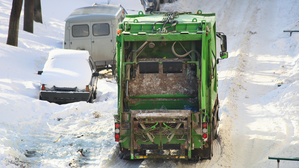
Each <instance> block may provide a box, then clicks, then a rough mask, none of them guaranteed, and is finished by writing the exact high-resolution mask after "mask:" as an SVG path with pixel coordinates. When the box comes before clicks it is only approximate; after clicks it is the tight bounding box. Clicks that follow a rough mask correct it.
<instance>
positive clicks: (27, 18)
mask: <svg viewBox="0 0 299 168" xmlns="http://www.w3.org/2000/svg"><path fill="white" fill-rule="evenodd" d="M33 16H34V0H25V6H24V28H23V30H25V31H27V32H30V33H33Z"/></svg>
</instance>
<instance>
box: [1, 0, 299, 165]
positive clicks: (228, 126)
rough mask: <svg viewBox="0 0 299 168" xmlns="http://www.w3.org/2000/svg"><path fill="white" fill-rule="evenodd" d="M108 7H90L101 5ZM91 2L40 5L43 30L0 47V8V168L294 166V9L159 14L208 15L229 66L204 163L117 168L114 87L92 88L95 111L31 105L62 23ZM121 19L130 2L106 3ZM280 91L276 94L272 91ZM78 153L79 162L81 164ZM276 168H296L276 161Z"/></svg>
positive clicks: (297, 75)
mask: <svg viewBox="0 0 299 168" xmlns="http://www.w3.org/2000/svg"><path fill="white" fill-rule="evenodd" d="M104 2H107V1H97V3H104ZM93 3H94V1H91V0H86V1H81V0H72V1H71V0H64V1H58V0H52V1H42V8H43V9H42V13H43V21H44V23H43V24H39V23H35V25H34V34H31V33H27V32H24V31H23V30H22V28H23V13H22V16H21V19H20V31H19V47H12V46H8V45H6V44H5V43H6V38H7V32H8V24H9V15H10V10H11V4H12V1H11V0H2V1H0V70H1V71H0V114H1V118H0V135H1V136H0V167H47V168H48V167H215V168H220V167H236V168H240V167H244V168H245V167H246V168H247V167H263V168H264V167H269V168H270V167H276V164H277V163H276V161H275V160H269V159H268V156H272V157H291V158H295V157H299V154H298V151H299V129H298V127H299V110H298V109H299V54H298V53H299V46H298V41H299V33H293V34H292V36H290V34H289V33H284V32H283V30H298V27H299V20H298V17H297V16H298V15H299V10H298V7H299V1H297V0H284V1H282V0H272V1H265V0H264V1H261V0H260V1H254V2H253V1H250V0H243V1H234V0H226V1H210V0H199V1H192V0H178V1H176V2H174V3H172V4H165V5H163V6H162V7H161V8H162V10H170V11H175V10H176V11H192V12H195V11H197V10H198V9H201V10H202V11H203V12H204V13H210V12H215V13H216V14H217V31H221V32H224V33H225V34H226V35H227V38H228V52H229V58H228V59H225V60H221V61H220V63H219V65H218V69H219V71H218V74H219V99H220V103H221V104H220V105H221V109H220V114H221V122H220V127H219V139H217V140H215V141H214V157H213V158H212V159H211V160H204V161H199V162H198V163H192V162H187V161H173V160H144V161H135V162H129V161H123V160H120V159H119V158H118V157H117V143H116V142H114V133H113V131H114V128H113V124H114V121H113V114H116V111H117V86H116V83H115V81H114V80H109V79H100V80H99V82H98V97H97V99H96V101H95V103H86V102H77V103H70V104H65V105H57V104H55V103H49V102H46V101H40V100H38V92H39V84H40V80H41V76H39V75H37V74H36V72H37V71H38V70H41V69H42V68H43V66H44V63H45V62H46V60H47V58H48V55H49V52H50V51H51V50H53V49H61V48H62V42H63V33H64V19H66V18H67V16H69V14H70V13H71V12H72V11H73V10H74V9H76V8H79V7H84V6H89V5H91V4H93ZM111 4H122V5H123V6H124V8H125V9H127V10H128V12H129V13H134V12H135V13H136V12H138V11H139V10H142V9H143V8H142V6H141V4H140V1H139V0H130V1H129V0H126V2H125V3H124V2H123V1H120V0H111ZM279 86H280V87H279ZM80 149H83V154H84V156H85V157H84V156H81V154H80V152H77V151H80ZM280 167H283V168H295V167H299V162H294V161H281V163H280Z"/></svg>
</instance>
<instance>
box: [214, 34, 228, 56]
mask: <svg viewBox="0 0 299 168" xmlns="http://www.w3.org/2000/svg"><path fill="white" fill-rule="evenodd" d="M216 35H217V37H218V38H220V40H221V51H222V52H226V51H227V42H226V35H225V34H224V33H222V32H217V33H216Z"/></svg>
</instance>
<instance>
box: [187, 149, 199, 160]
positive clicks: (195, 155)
mask: <svg viewBox="0 0 299 168" xmlns="http://www.w3.org/2000/svg"><path fill="white" fill-rule="evenodd" d="M186 153H188V150H186ZM199 158H200V149H194V150H192V151H191V159H189V160H190V161H192V162H198V161H199Z"/></svg>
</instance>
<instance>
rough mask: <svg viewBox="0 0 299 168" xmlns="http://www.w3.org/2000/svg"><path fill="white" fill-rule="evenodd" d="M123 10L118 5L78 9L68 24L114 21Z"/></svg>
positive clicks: (71, 15) (67, 20) (68, 20)
mask: <svg viewBox="0 0 299 168" xmlns="http://www.w3.org/2000/svg"><path fill="white" fill-rule="evenodd" d="M122 10H123V8H122V7H121V6H117V5H107V4H105V5H104V4H103V5H97V6H88V7H83V8H78V9H76V10H74V11H73V12H72V13H71V14H70V16H69V17H68V18H66V20H65V21H66V22H78V21H98V20H111V19H114V18H115V17H116V16H117V14H118V13H119V12H121V11H122Z"/></svg>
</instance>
